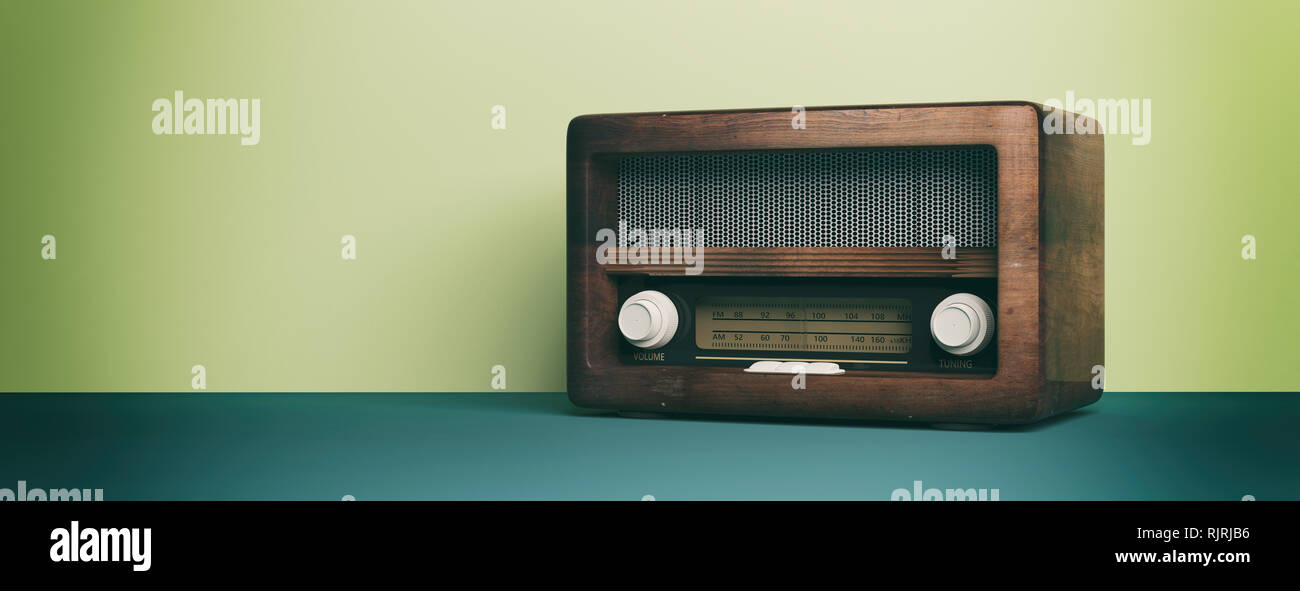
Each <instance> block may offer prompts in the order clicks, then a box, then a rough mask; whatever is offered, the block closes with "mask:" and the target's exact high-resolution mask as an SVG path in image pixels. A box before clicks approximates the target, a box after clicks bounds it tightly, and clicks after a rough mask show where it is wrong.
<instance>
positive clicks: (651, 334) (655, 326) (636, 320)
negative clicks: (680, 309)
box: [618, 290, 677, 349]
mask: <svg viewBox="0 0 1300 591" xmlns="http://www.w3.org/2000/svg"><path fill="white" fill-rule="evenodd" d="M618 331H619V332H621V333H623V338H625V339H627V342H629V343H632V344H633V345H636V346H638V347H640V348H642V349H658V348H659V347H662V346H664V345H667V344H668V341H671V340H673V336H674V335H676V334H677V306H676V305H675V304H673V301H672V299H670V298H669V297H668V296H666V295H664V294H663V293H660V292H657V291H654V290H646V291H642V292H638V293H637V294H636V295H633V296H632V297H630V298H628V299H627V301H625V302H623V307H622V308H620V309H619V311H618Z"/></svg>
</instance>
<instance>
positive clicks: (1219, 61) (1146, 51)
mask: <svg viewBox="0 0 1300 591" xmlns="http://www.w3.org/2000/svg"><path fill="white" fill-rule="evenodd" d="M0 16H2V18H0V31H3V35H0V80H2V81H3V88H2V89H0V109H3V118H2V119H0V125H2V126H3V129H2V130H0V131H3V134H2V137H3V142H0V191H2V192H3V194H2V195H0V321H2V324H0V390H4V391H184V390H188V389H189V387H190V377H191V376H190V367H191V366H192V365H194V364H203V365H205V366H206V368H207V385H208V389H209V390H210V391H226V390H244V391H264V390H271V391H281V390H284V391H299V390H302V391H317V390H322V391H334V390H344V391H350V390H357V391H371V390H376V391H408V390H410V391H482V390H488V389H489V380H490V378H491V374H490V368H491V367H492V366H493V365H496V364H503V365H505V366H506V367H507V370H508V384H509V387H510V390H513V391H533V390H544V391H558V390H562V389H563V388H564V341H565V336H564V325H563V321H564V318H563V316H564V298H565V293H564V261H563V239H564V237H563V230H564V214H563V202H564V134H565V126H566V125H567V123H568V121H569V119H571V118H572V117H574V116H576V115H580V114H584V113H600V112H627V111H653V110H679V109H724V108H743V107H762V106H781V105H793V104H803V105H809V106H815V105H843V104H880V103H906V102H930V101H979V100H1001V99H1025V100H1034V101H1044V100H1047V99H1050V98H1058V99H1063V98H1064V95H1065V93H1066V92H1067V91H1073V92H1074V93H1075V95H1076V96H1079V97H1089V98H1149V99H1151V101H1152V121H1151V123H1152V133H1151V143H1150V144H1149V145H1146V146H1133V145H1131V144H1130V142H1129V141H1128V138H1127V137H1124V136H1110V137H1108V138H1107V146H1106V160H1107V161H1106V173H1107V178H1106V187H1107V201H1106V221H1107V230H1106V232H1107V234H1106V240H1107V242H1106V250H1107V252H1106V256H1107V261H1106V264H1107V267H1106V271H1107V276H1106V290H1107V298H1106V300H1107V301H1106V305H1107V310H1106V314H1107V317H1106V321H1107V323H1106V324H1107V326H1106V351H1107V356H1106V357H1107V358H1106V365H1107V377H1108V389H1110V390H1294V389H1298V388H1300V374H1297V372H1296V371H1295V370H1294V366H1295V363H1294V361H1293V359H1292V356H1293V353H1294V352H1295V350H1296V347H1295V345H1294V344H1293V343H1294V339H1295V336H1296V335H1297V334H1300V320H1298V318H1300V315H1297V314H1296V313H1295V311H1294V308H1295V305H1296V297H1295V295H1294V293H1295V290H1296V288H1297V287H1300V282H1298V281H1297V279H1296V272H1297V270H1300V269H1298V268H1297V267H1298V265H1297V264H1296V258H1295V256H1296V253H1297V246H1300V245H1298V244H1297V231H1296V225H1297V223H1298V222H1297V220H1300V205H1298V204H1297V199H1296V197H1297V191H1296V189H1295V187H1297V186H1300V172H1297V169H1298V167H1297V166H1296V163H1295V160H1296V149H1295V147H1294V145H1295V143H1294V141H1295V138H1296V137H1297V132H1300V124H1297V121H1296V117H1295V115H1294V114H1293V113H1294V112H1295V108H1294V98H1295V97H1296V96H1300V93H1297V90H1300V88H1298V85H1297V76H1298V74H1300V72H1297V69H1298V66H1297V59H1296V56H1297V55H1298V54H1300V51H1298V50H1300V44H1298V43H1297V42H1296V36H1295V33H1294V30H1293V29H1294V26H1295V23H1297V22H1300V5H1298V4H1297V3H1294V2H1277V3H1253V2H1241V3H1233V4H1225V3H1197V2H1182V1H1173V0H1171V1H1166V2H1150V3H1135V2H1106V1H1102V2H1089V3H1086V4H1064V3H1044V2H1011V3H996V4H993V5H992V6H983V5H979V4H977V3H967V2H898V3H870V2H844V3H828V2H788V1H787V2H766V3H713V2H690V1H686V2H665V3H649V2H627V3H611V2H582V3H566V4H563V5H550V4H543V3H537V4H533V3H523V2H519V3H473V2H454V3H453V2H446V3H433V2H421V3H414V2H413V3H399V2H365V3H362V2H356V3H341V2H269V3H267V2H220V3H218V2H201V3H200V2H194V3H169V2H147V3H123V4H121V5H118V4H107V3H92V2H5V3H4V4H3V5H2V7H0ZM177 89H182V90H184V91H185V93H186V95H187V96H191V97H200V98H226V97H235V98H260V99H261V101H262V126H261V128H262V130H261V131H262V138H261V143H260V144H259V145H257V146H253V147H242V146H240V145H239V141H238V140H237V139H235V138H233V137H229V136H199V137H185V136H155V135H153V133H152V131H151V128H150V122H151V120H152V116H153V113H152V112H151V110H150V105H151V103H152V101H153V100H154V99H155V98H159V97H170V96H171V95H172V93H173V92H174V91H175V90H177ZM496 104H501V105H505V106H506V107H507V108H508V129H506V130H504V131H494V130H492V129H491V128H490V125H489V122H490V118H491V113H490V109H491V107H492V106H493V105H496ZM47 233H48V234H54V235H55V236H56V237H57V240H58V258H57V260H55V261H43V260H41V257H40V250H41V243H40V240H41V236H42V235H44V234H47ZM344 234H353V235H355V236H356V237H357V240H358V260H356V261H343V260H341V258H340V256H339V249H340V244H339V241H340V238H341V236H342V235H344ZM1244 234H1253V235H1255V236H1256V237H1257V240H1258V253H1259V254H1258V256H1259V258H1258V260H1255V261H1243V260H1242V259H1241V256H1240V249H1241V244H1240V240H1241V237H1242V235H1244Z"/></svg>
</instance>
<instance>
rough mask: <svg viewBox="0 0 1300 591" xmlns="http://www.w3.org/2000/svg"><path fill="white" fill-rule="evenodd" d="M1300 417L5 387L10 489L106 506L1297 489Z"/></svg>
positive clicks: (1254, 411) (1293, 409)
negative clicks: (818, 416)
mask: <svg viewBox="0 0 1300 591" xmlns="http://www.w3.org/2000/svg"><path fill="white" fill-rule="evenodd" d="M1297 417H1300V395H1296V394H1289V393H1187V392H1180V393H1136V392H1116V393H1107V394H1106V395H1105V396H1103V397H1102V399H1101V401H1100V402H1098V403H1097V404H1094V405H1092V406H1090V407H1087V408H1085V409H1082V410H1080V411H1076V412H1074V413H1071V414H1068V415H1065V416H1063V417H1060V418H1056V419H1054V420H1050V421H1047V422H1044V423H1041V424H1038V425H1033V426H1029V427H1025V428H1019V429H1014V430H992V431H949V430H936V429H932V428H928V427H923V426H911V425H893V424H880V423H870V424H862V423H839V422H809V421H774V420H754V419H739V418H726V419H719V418H686V419H679V418H669V419H647V418H628V417H623V416H619V415H616V414H611V413H601V412H595V411H587V410H581V409H577V408H575V407H573V406H572V405H571V404H570V403H569V401H568V398H567V397H566V396H565V395H564V394H556V393H538V394H523V393H509V394H505V393H499V394H497V393H494V394H58V395H51V394H3V395H0V445H3V450H4V452H3V454H0V489H10V490H11V491H16V490H18V489H19V488H20V487H21V488H24V489H27V490H31V489H44V490H48V489H64V488H67V489H72V488H77V489H102V490H103V497H104V499H105V500H168V499H173V500H191V499H193V500H261V499H286V500H340V499H343V498H344V497H349V498H355V499H357V500H395V499H415V500H423V499H448V500H475V499H543V500H548V499H614V500H640V499H643V498H647V497H653V498H654V499H656V500H661V501H663V500H696V499H736V500H776V499H814V500H817V499H825V500H890V499H891V497H893V496H895V491H897V490H898V489H903V490H904V491H907V492H908V496H910V495H911V493H912V491H914V490H916V489H917V488H921V489H930V488H937V489H941V490H946V489H977V490H978V489H984V490H986V491H989V492H990V493H994V492H995V493H996V495H997V497H998V498H999V499H1000V500H1055V499H1067V500H1112V499H1114V500H1145V499H1150V500H1166V499H1169V500H1224V501H1237V500H1242V499H1243V498H1247V499H1249V498H1254V499H1256V500H1260V501H1265V500H1278V499H1296V498H1300V462H1298V461H1297V460H1300V429H1297V424H1296V419H1297ZM918 481H919V483H920V484H918ZM20 482H21V484H20ZM0 493H3V490H0Z"/></svg>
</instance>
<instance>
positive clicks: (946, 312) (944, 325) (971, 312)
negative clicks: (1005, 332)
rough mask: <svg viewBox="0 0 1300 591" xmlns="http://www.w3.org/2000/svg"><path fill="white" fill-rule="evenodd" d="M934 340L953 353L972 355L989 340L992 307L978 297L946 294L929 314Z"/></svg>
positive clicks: (991, 334) (991, 339) (991, 329)
mask: <svg viewBox="0 0 1300 591" xmlns="http://www.w3.org/2000/svg"><path fill="white" fill-rule="evenodd" d="M930 334H931V335H933V336H934V342H936V343H938V344H939V346H940V347H941V348H943V350H944V351H947V352H949V353H952V354H953V355H961V356H967V355H974V354H976V353H979V352H980V351H983V350H984V347H987V346H988V344H989V343H991V342H993V308H990V307H989V305H988V302H985V301H984V300H983V299H980V297H979V296H976V295H972V294H969V293H958V294H953V295H950V296H948V297H947V298H946V299H944V300H943V301H942V302H939V305H938V306H935V307H934V313H933V314H931V315H930Z"/></svg>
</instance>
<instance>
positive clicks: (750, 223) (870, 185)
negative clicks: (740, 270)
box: [618, 146, 998, 248]
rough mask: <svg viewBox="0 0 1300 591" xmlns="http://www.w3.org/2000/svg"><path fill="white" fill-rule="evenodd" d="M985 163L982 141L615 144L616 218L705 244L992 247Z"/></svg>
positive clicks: (991, 153)
mask: <svg viewBox="0 0 1300 591" xmlns="http://www.w3.org/2000/svg"><path fill="white" fill-rule="evenodd" d="M997 168H998V167H997V151H996V150H994V148H993V147H992V146H962V147H951V148H926V149H902V148H900V149H894V150H869V151H868V150H859V151H834V152H730V153H698V154H682V155H664V154H655V155H627V156H623V157H621V158H620V159H619V167H618V218H619V220H620V221H623V222H626V223H627V227H628V228H629V229H638V228H639V229H643V230H647V231H649V230H655V229H663V230H693V231H694V230H701V229H702V230H704V246H708V247H723V248H726V247H788V248H799V247H819V246H822V247H901V248H906V247H941V246H944V243H943V237H944V236H945V235H951V236H953V237H954V238H955V242H956V245H957V246H958V247H964V248H992V247H995V246H997V232H998V222H997V220H998V215H997V203H998V199H997V195H998V192H997V188H998V179H997Z"/></svg>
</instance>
